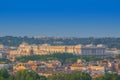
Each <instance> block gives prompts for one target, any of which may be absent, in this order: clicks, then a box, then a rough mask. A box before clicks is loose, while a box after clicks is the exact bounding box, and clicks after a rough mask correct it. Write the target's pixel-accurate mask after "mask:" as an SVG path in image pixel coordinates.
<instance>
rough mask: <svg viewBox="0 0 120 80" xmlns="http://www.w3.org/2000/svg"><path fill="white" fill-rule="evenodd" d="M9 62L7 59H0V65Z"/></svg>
mask: <svg viewBox="0 0 120 80" xmlns="http://www.w3.org/2000/svg"><path fill="white" fill-rule="evenodd" d="M9 62H10V60H8V59H3V58H0V63H9Z"/></svg>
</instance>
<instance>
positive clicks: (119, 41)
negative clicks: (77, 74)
mask: <svg viewBox="0 0 120 80" xmlns="http://www.w3.org/2000/svg"><path fill="white" fill-rule="evenodd" d="M23 41H25V42H27V43H29V44H44V43H48V44H51V45H75V44H84V45H85V44H90V43H92V44H104V45H107V46H108V47H109V48H118V49H120V38H92V37H91V38H55V37H44V38H29V37H26V36H25V37H12V36H5V37H0V43H1V44H4V45H7V46H18V45H19V44H21V43H22V42H23Z"/></svg>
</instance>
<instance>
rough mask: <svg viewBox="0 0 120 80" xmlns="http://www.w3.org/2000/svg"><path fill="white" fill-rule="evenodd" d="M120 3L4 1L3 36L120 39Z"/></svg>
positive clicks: (104, 0) (1, 11)
mask: <svg viewBox="0 0 120 80" xmlns="http://www.w3.org/2000/svg"><path fill="white" fill-rule="evenodd" d="M119 3H120V1H117V0H114V1H113V0H100V1H98V0H84V1H79V0H76V1H72V0H61V1H56V0H52V1H49V0H45V1H39V0H36V1H33V0H20V1H19V0H18V1H16V0H13V1H0V28H1V29H0V36H60V37H64V36H68V37H120V36H119V35H120V31H119V30H120V23H119V22H120V5H119Z"/></svg>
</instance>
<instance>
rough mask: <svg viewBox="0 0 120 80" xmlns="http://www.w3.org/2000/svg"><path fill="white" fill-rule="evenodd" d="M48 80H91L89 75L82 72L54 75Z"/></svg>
mask: <svg viewBox="0 0 120 80" xmlns="http://www.w3.org/2000/svg"><path fill="white" fill-rule="evenodd" d="M48 80H92V78H91V77H90V75H89V74H87V73H84V72H74V73H71V74H55V75H53V76H50V77H49V78H48Z"/></svg>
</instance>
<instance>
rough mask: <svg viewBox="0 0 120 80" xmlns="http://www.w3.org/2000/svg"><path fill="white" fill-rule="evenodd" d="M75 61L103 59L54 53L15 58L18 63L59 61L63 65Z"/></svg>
mask: <svg viewBox="0 0 120 80" xmlns="http://www.w3.org/2000/svg"><path fill="white" fill-rule="evenodd" d="M77 59H85V60H86V61H97V60H101V59H103V58H98V57H95V56H88V57H86V56H83V57H82V56H80V55H74V54H72V53H54V54H48V55H31V56H23V57H20V58H17V59H16V60H17V61H20V62H27V61H29V60H43V61H47V60H59V61H61V62H62V63H63V64H64V63H69V62H72V63H74V62H76V60H77Z"/></svg>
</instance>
